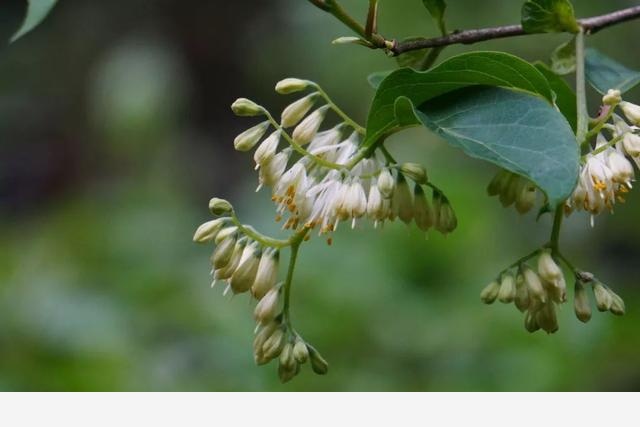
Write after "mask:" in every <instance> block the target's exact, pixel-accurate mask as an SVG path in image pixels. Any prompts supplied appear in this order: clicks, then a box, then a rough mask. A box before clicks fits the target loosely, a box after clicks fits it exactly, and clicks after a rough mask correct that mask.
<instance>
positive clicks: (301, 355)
mask: <svg viewBox="0 0 640 427" xmlns="http://www.w3.org/2000/svg"><path fill="white" fill-rule="evenodd" d="M293 358H294V359H295V360H296V362H298V363H305V362H306V361H307V360H308V359H309V349H307V344H306V343H305V342H304V341H302V340H301V339H300V338H298V339H297V340H296V343H295V345H294V346H293Z"/></svg>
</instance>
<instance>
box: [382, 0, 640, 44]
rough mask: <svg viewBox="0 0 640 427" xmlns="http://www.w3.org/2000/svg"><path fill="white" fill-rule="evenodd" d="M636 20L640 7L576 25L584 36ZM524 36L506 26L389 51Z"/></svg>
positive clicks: (515, 27) (519, 29) (516, 27)
mask: <svg viewBox="0 0 640 427" xmlns="http://www.w3.org/2000/svg"><path fill="white" fill-rule="evenodd" d="M637 18H640V6H633V7H629V8H627V9H621V10H618V11H615V12H612V13H608V14H605V15H600V16H593V17H591V18H585V19H579V20H578V23H579V24H580V26H581V27H582V28H583V29H584V32H585V33H586V34H593V33H595V32H598V31H600V30H601V29H603V28H606V27H609V26H611V25H615V24H619V23H621V22H625V21H629V20H632V19H637ZM525 34H527V33H525V32H524V30H523V29H522V25H506V26H502V27H492V28H481V29H476V30H465V31H459V32H454V33H452V34H450V35H447V36H443V37H435V38H429V39H427V38H424V39H414V40H411V41H407V42H400V43H398V42H394V45H393V47H392V48H391V49H390V50H391V52H392V53H393V54H394V55H400V54H401V53H405V52H409V51H412V50H417V49H425V48H431V47H442V46H448V45H451V44H472V43H477V42H481V41H486V40H493V39H499V38H505V37H515V36H522V35H525Z"/></svg>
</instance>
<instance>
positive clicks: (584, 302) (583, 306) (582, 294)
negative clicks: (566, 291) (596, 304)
mask: <svg viewBox="0 0 640 427" xmlns="http://www.w3.org/2000/svg"><path fill="white" fill-rule="evenodd" d="M573 309H574V311H575V313H576V317H577V318H578V320H580V321H581V322H584V323H587V322H588V321H589V319H591V303H590V302H589V296H588V295H587V290H586V289H585V288H584V285H583V284H582V282H580V281H579V280H577V281H576V285H575V293H574V295H573Z"/></svg>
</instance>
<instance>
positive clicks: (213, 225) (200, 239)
mask: <svg viewBox="0 0 640 427" xmlns="http://www.w3.org/2000/svg"><path fill="white" fill-rule="evenodd" d="M226 221H227V218H218V219H214V220H212V221H207V222H205V223H204V224H202V225H200V226H199V227H198V229H197V230H196V232H195V233H194V234H193V241H194V242H196V243H208V242H211V241H212V240H213V239H215V238H216V235H217V234H218V233H219V232H220V229H221V228H222V226H223V225H224V224H225V222H226Z"/></svg>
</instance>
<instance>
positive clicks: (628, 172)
mask: <svg viewBox="0 0 640 427" xmlns="http://www.w3.org/2000/svg"><path fill="white" fill-rule="evenodd" d="M623 144H624V142H623ZM607 166H609V169H611V174H612V179H613V181H614V182H616V183H618V184H625V185H626V184H629V183H630V182H631V181H633V179H634V177H635V174H634V172H633V165H632V164H631V162H630V161H629V160H627V158H626V157H625V156H624V155H622V153H620V152H619V151H618V150H610V151H609V152H608V154H607Z"/></svg>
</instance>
